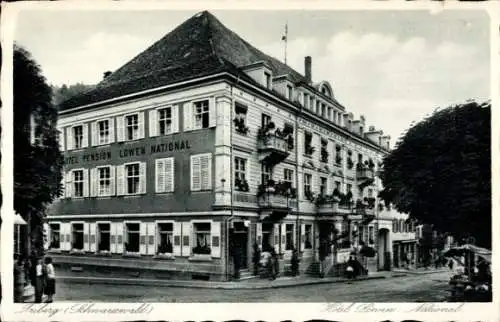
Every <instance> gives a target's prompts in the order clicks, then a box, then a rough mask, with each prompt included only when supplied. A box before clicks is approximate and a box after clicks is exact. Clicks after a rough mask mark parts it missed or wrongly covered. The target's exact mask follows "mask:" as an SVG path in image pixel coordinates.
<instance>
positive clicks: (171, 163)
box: [164, 157, 175, 192]
mask: <svg viewBox="0 0 500 322" xmlns="http://www.w3.org/2000/svg"><path fill="white" fill-rule="evenodd" d="M164 165H165V176H164V179H165V192H174V189H175V180H174V176H175V159H174V158H173V157H172V158H168V159H165V163H164Z"/></svg>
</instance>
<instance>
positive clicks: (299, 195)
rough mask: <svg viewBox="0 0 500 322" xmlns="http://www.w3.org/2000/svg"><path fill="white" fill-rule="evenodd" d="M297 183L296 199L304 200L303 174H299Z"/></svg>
mask: <svg viewBox="0 0 500 322" xmlns="http://www.w3.org/2000/svg"><path fill="white" fill-rule="evenodd" d="M297 179H298V182H297V187H296V189H297V198H298V199H299V200H303V199H304V173H300V174H299V175H298V178H297Z"/></svg>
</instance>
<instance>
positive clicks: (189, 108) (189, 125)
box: [183, 103, 193, 132]
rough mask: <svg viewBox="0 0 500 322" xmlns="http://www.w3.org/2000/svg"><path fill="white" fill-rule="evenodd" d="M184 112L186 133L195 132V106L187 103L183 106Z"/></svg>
mask: <svg viewBox="0 0 500 322" xmlns="http://www.w3.org/2000/svg"><path fill="white" fill-rule="evenodd" d="M183 110H184V132H187V131H192V130H193V105H192V104H190V103H186V104H184V106H183Z"/></svg>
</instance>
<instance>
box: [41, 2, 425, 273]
mask: <svg viewBox="0 0 500 322" xmlns="http://www.w3.org/2000/svg"><path fill="white" fill-rule="evenodd" d="M311 66H312V59H311V57H305V59H304V75H302V74H300V73H298V72H297V71H295V70H293V69H292V68H290V67H289V66H287V65H285V64H283V63H281V62H280V61H278V60H276V59H274V58H272V57H270V56H268V55H266V54H264V53H262V52H260V51H259V50H257V49H256V48H254V47H253V46H251V45H250V44H249V43H247V42H245V41H244V40H242V39H241V38H240V37H239V36H238V35H236V34H235V33H233V32H232V31H230V30H229V29H227V28H226V27H225V26H223V25H222V24H221V23H220V22H219V21H218V20H217V19H216V18H215V17H214V16H213V15H211V14H210V13H208V12H201V13H199V14H197V15H195V16H193V17H192V18H190V19H188V20H187V21H186V22H184V23H183V24H181V25H180V26H179V27H177V28H176V29H174V30H173V31H172V32H171V33H169V34H168V35H166V36H165V37H164V38H162V39H161V40H159V41H158V42H156V43H155V44H154V45H152V46H151V47H150V48H148V49H147V50H146V51H144V52H143V53H141V54H139V55H138V56H137V57H135V58H134V59H132V60H131V61H130V62H129V63H127V64H125V65H124V66H123V67H121V68H119V69H118V70H116V71H115V72H113V73H112V74H111V75H109V76H107V77H105V78H104V79H103V81H102V82H101V83H99V84H98V85H97V86H96V87H95V88H94V89H92V90H90V91H88V92H86V93H83V94H81V95H79V96H76V97H74V98H71V99H69V100H68V101H66V102H64V103H63V104H62V105H61V108H60V117H59V121H58V127H59V131H60V145H61V149H62V151H63V154H64V158H65V166H64V175H63V178H62V182H63V187H64V195H63V196H62V197H61V198H60V199H58V200H57V201H56V202H55V203H54V204H53V205H52V206H51V207H50V209H49V211H48V217H47V223H48V227H49V236H48V238H49V240H50V247H49V253H51V254H52V256H53V257H54V261H55V262H56V263H58V265H60V266H61V267H66V268H68V269H71V270H73V271H85V272H87V273H92V274H107V275H115V274H116V275H124V274H125V275H127V276H141V277H145V276H148V277H150V276H155V277H160V278H187V279H192V278H194V279H197V278H199V279H210V280H230V279H232V276H233V274H234V261H235V258H238V259H239V260H238V262H240V263H241V264H240V267H241V270H242V271H243V272H245V271H246V270H251V269H252V268H253V265H254V264H253V263H254V261H253V254H254V248H255V247H258V248H259V249H260V250H261V251H269V250H271V249H274V250H275V251H276V253H277V254H279V259H280V260H279V262H280V271H281V273H286V271H287V269H288V267H289V263H290V258H291V255H292V251H293V250H294V249H296V250H298V251H299V254H300V260H301V261H300V270H301V271H302V272H305V273H309V274H318V273H319V272H320V271H321V273H323V274H325V275H332V274H333V275H335V274H341V273H342V265H343V264H344V263H345V261H346V260H347V259H348V257H349V255H350V254H351V253H353V252H358V251H359V250H360V249H361V248H362V247H361V246H362V245H365V246H369V247H372V248H373V249H375V250H376V256H375V257H370V258H368V259H364V261H363V263H364V265H365V266H366V267H367V268H368V269H369V270H383V269H385V270H389V269H390V268H391V263H392V262H393V240H392V237H393V227H394V225H395V223H396V221H397V220H400V219H401V218H402V217H401V216H403V217H404V215H401V214H397V216H396V215H395V214H394V210H390V209H388V208H387V207H386V206H385V205H384V204H383V203H382V202H381V201H379V199H378V192H379V191H380V190H381V188H382V187H381V182H380V179H379V177H378V176H377V173H378V172H379V171H380V170H381V166H382V159H383V157H384V156H385V155H386V154H387V153H388V152H389V140H390V137H388V136H386V135H384V134H383V132H382V131H380V130H376V129H375V128H374V127H373V126H368V123H367V121H366V120H365V118H364V117H362V116H361V117H359V118H356V119H355V118H354V117H353V114H352V113H351V112H349V111H347V110H346V108H345V107H344V106H342V105H341V104H340V103H339V102H338V101H337V100H336V98H335V95H334V90H333V88H332V87H331V85H330V84H329V83H328V81H320V82H313V81H312V75H311ZM396 217H397V218H396ZM398 227H399V226H398ZM410 230H413V229H409V233H410V235H409V236H405V238H406V239H411V240H412V241H414V239H415V237H414V230H413V235H411V233H412V231H410ZM398 242H399V241H398Z"/></svg>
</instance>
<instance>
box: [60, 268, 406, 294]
mask: <svg viewBox="0 0 500 322" xmlns="http://www.w3.org/2000/svg"><path fill="white" fill-rule="evenodd" d="M405 275H406V274H403V273H398V272H373V273H371V274H369V275H368V276H360V277H358V278H356V279H354V280H348V279H347V278H344V277H325V278H318V277H310V276H297V277H278V278H277V279H275V280H274V281H271V280H268V279H263V278H253V279H248V280H243V281H231V282H210V281H190V280H158V279H137V278H106V277H84V276H61V277H57V281H58V282H70V283H82V284H111V285H117V284H118V285H141V286H157V287H158V286H163V287H183V288H209V289H229V290H230V289H246V290H249V289H272V288H284V287H294V286H302V285H314V284H327V283H342V282H353V283H355V282H359V281H366V280H372V279H384V278H391V277H400V276H405Z"/></svg>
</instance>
